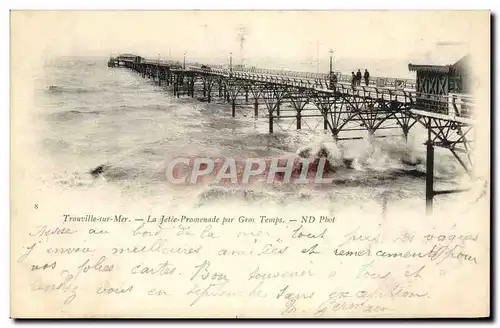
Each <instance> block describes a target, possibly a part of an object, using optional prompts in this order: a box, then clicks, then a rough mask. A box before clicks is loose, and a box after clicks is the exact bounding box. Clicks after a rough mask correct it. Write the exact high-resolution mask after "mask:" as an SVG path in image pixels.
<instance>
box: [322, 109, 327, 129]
mask: <svg viewBox="0 0 500 328" xmlns="http://www.w3.org/2000/svg"><path fill="white" fill-rule="evenodd" d="M323 130H325V131H326V130H328V116H327V114H326V113H325V114H324V115H323Z"/></svg>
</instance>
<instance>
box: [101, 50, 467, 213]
mask: <svg viewBox="0 0 500 328" xmlns="http://www.w3.org/2000/svg"><path fill="white" fill-rule="evenodd" d="M466 59H467V56H465V57H463V58H460V60H458V61H457V62H456V63H450V64H447V65H432V63H431V64H430V65H414V64H409V69H410V70H413V71H416V72H417V79H416V80H406V79H400V78H386V77H376V78H373V77H372V78H371V80H370V81H369V83H368V85H353V84H351V82H350V76H345V75H341V74H339V73H334V72H333V71H332V70H331V68H330V72H329V73H327V74H320V73H307V72H293V71H284V70H272V69H258V68H255V67H252V68H242V67H239V68H238V69H237V70H236V69H233V67H232V66H230V67H229V69H227V68H223V67H214V66H212V67H209V66H208V65H201V64H196V65H195V64H188V65H186V62H185V59H184V62H183V63H182V64H181V63H180V62H179V61H172V60H152V59H145V58H142V57H140V56H133V55H126V56H121V57H120V56H118V57H117V58H115V59H114V62H118V63H122V65H112V67H114V66H124V67H126V68H129V69H131V70H133V71H135V72H137V73H138V74H141V75H142V77H148V78H150V79H153V80H154V81H155V82H156V83H158V85H163V84H165V85H167V86H172V90H173V94H174V96H175V97H180V96H181V95H182V96H188V97H192V98H195V97H196V98H197V99H200V100H202V101H206V102H211V101H213V100H214V98H217V99H219V100H221V101H224V102H227V103H229V104H230V105H231V115H232V117H235V116H236V115H237V110H236V109H237V108H238V107H239V106H242V105H244V106H249V105H250V106H251V105H252V104H253V115H254V117H257V116H259V115H260V114H261V112H262V110H263V111H264V115H263V116H264V117H266V118H267V120H268V131H269V133H273V132H274V130H275V127H276V126H278V125H277V124H276V120H277V119H279V120H283V119H290V120H295V127H296V129H297V130H301V129H303V128H304V125H303V119H304V118H306V117H319V118H321V119H322V120H323V129H324V130H325V131H328V132H329V133H331V135H332V137H333V139H334V140H345V139H359V138H361V137H356V136H355V137H353V136H343V135H344V134H345V133H346V132H353V131H361V130H363V131H367V132H368V133H369V134H370V135H374V136H379V137H384V136H383V135H382V136H381V135H377V134H376V132H378V131H385V130H394V129H396V130H399V131H400V132H401V135H402V136H404V137H405V138H407V137H408V133H409V131H410V129H411V128H412V127H413V126H414V125H415V124H417V123H419V124H421V125H423V126H424V127H425V128H426V129H427V132H428V138H427V139H428V140H427V142H426V145H427V175H426V204H427V210H428V213H429V214H430V213H432V205H433V198H434V196H435V195H439V194H445V193H452V192H458V191H462V190H434V147H443V148H447V149H449V150H450V151H451V153H452V154H453V155H454V156H455V158H456V159H457V160H458V162H459V163H460V164H461V166H462V167H463V168H464V169H465V171H466V172H467V173H468V174H469V175H470V176H471V177H472V156H471V152H472V150H473V139H474V138H473V127H474V121H473V119H472V114H473V107H474V100H473V98H472V97H471V96H470V95H468V94H467V93H466V91H467V88H466V83H465V78H464V75H465V65H466V63H465V61H466ZM108 66H110V65H109V64H108ZM361 83H362V84H365V83H364V81H362V82H361ZM284 104H287V105H288V106H287V108H286V109H285V108H283V107H284V106H283V105H284ZM290 108H291V109H290ZM352 122H355V123H358V124H357V125H356V126H359V127H355V128H353V127H350V126H349V125H348V123H352ZM292 124H293V122H292Z"/></svg>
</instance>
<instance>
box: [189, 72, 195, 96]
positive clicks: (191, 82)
mask: <svg viewBox="0 0 500 328" xmlns="http://www.w3.org/2000/svg"><path fill="white" fill-rule="evenodd" d="M189 84H190V86H191V88H190V89H191V98H194V77H193V78H191V81H190V83H189Z"/></svg>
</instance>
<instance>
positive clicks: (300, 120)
mask: <svg viewBox="0 0 500 328" xmlns="http://www.w3.org/2000/svg"><path fill="white" fill-rule="evenodd" d="M301 129H302V113H301V110H297V130H301Z"/></svg>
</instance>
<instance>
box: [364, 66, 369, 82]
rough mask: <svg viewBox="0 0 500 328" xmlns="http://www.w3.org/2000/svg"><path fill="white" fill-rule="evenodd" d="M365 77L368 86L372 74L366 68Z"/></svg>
mask: <svg viewBox="0 0 500 328" xmlns="http://www.w3.org/2000/svg"><path fill="white" fill-rule="evenodd" d="M363 77H364V79H365V84H366V86H368V83H370V73H368V70H367V69H366V68H365V74H363Z"/></svg>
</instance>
